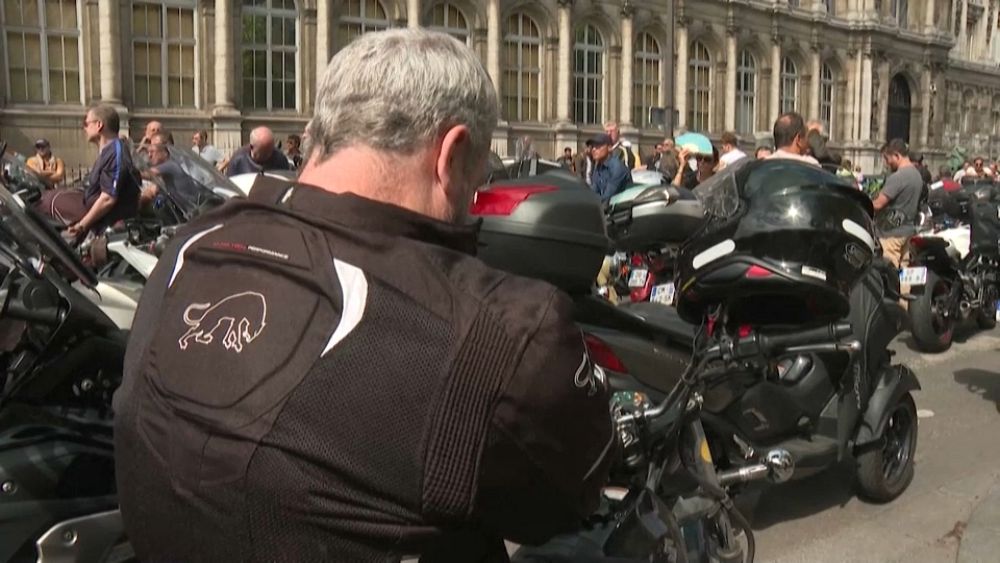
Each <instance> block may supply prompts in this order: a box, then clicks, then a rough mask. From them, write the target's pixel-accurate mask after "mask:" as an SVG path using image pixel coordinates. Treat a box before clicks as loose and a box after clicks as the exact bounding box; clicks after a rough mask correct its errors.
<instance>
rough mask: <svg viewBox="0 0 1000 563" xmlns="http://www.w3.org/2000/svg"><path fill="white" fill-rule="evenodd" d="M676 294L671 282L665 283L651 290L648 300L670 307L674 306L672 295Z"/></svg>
mask: <svg viewBox="0 0 1000 563" xmlns="http://www.w3.org/2000/svg"><path fill="white" fill-rule="evenodd" d="M676 293H677V292H676V291H675V289H674V284H673V282H671V283H665V284H663V285H658V286H656V287H654V288H653V293H652V295H650V296H649V300H650V301H652V302H653V303H659V304H661V305H667V306H671V305H673V304H674V295H675V294H676Z"/></svg>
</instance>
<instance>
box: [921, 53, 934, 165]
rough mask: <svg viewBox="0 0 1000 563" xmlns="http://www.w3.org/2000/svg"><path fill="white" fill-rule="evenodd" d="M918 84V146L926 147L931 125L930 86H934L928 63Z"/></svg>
mask: <svg viewBox="0 0 1000 563" xmlns="http://www.w3.org/2000/svg"><path fill="white" fill-rule="evenodd" d="M920 82H921V84H920V96H921V101H920V146H921V147H927V141H928V132H929V131H930V125H931V85H933V84H934V76H933V69H932V68H931V65H930V63H928V64H926V65H924V73H923V76H922V77H921V81H920Z"/></svg>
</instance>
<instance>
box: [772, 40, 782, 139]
mask: <svg viewBox="0 0 1000 563" xmlns="http://www.w3.org/2000/svg"><path fill="white" fill-rule="evenodd" d="M770 102H771V108H770V109H771V123H774V122H775V121H777V120H778V116H780V115H781V43H779V42H778V37H777V36H775V37H773V38H772V40H771V99H770Z"/></svg>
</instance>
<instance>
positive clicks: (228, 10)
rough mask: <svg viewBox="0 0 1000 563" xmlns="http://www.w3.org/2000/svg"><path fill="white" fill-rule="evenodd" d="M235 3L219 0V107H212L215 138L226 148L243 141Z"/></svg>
mask: <svg viewBox="0 0 1000 563" xmlns="http://www.w3.org/2000/svg"><path fill="white" fill-rule="evenodd" d="M234 25H235V23H234V19H233V3H232V2H231V1H230V0H215V107H214V108H213V109H212V123H213V125H214V127H213V129H214V136H215V138H214V139H213V141H212V144H214V145H215V146H216V147H218V148H219V149H220V150H222V151H223V152H227V153H228V152H229V151H232V150H235V149H237V148H239V147H240V145H242V144H243V139H242V137H243V135H242V119H241V116H240V112H239V111H238V110H237V109H236V104H235V99H236V96H235V88H234V85H235V82H236V69H235V53H234V46H233V31H232V30H233V26H234Z"/></svg>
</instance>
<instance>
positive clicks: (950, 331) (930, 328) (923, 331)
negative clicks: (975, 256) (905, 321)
mask: <svg viewBox="0 0 1000 563" xmlns="http://www.w3.org/2000/svg"><path fill="white" fill-rule="evenodd" d="M949 289H950V288H949V287H948V283H947V282H946V281H945V280H943V279H941V278H940V277H938V275H937V274H936V273H934V271H933V270H927V283H926V284H925V285H924V290H923V292H922V293H920V294H918V295H917V299H916V300H914V301H911V302H910V304H909V310H910V333H911V334H913V339H914V340H915V341H916V342H917V348H919V349H920V351H922V352H934V353H936V352H944V351H945V350H947V349H948V348H951V341H952V338H953V337H954V335H955V317H953V316H952V317H948V318H944V317H941V316H940V315H939V314H938V313H937V311H936V308H935V305H934V298H935V296H940V295H941V293H942V292H947V291H948V290H949Z"/></svg>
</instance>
